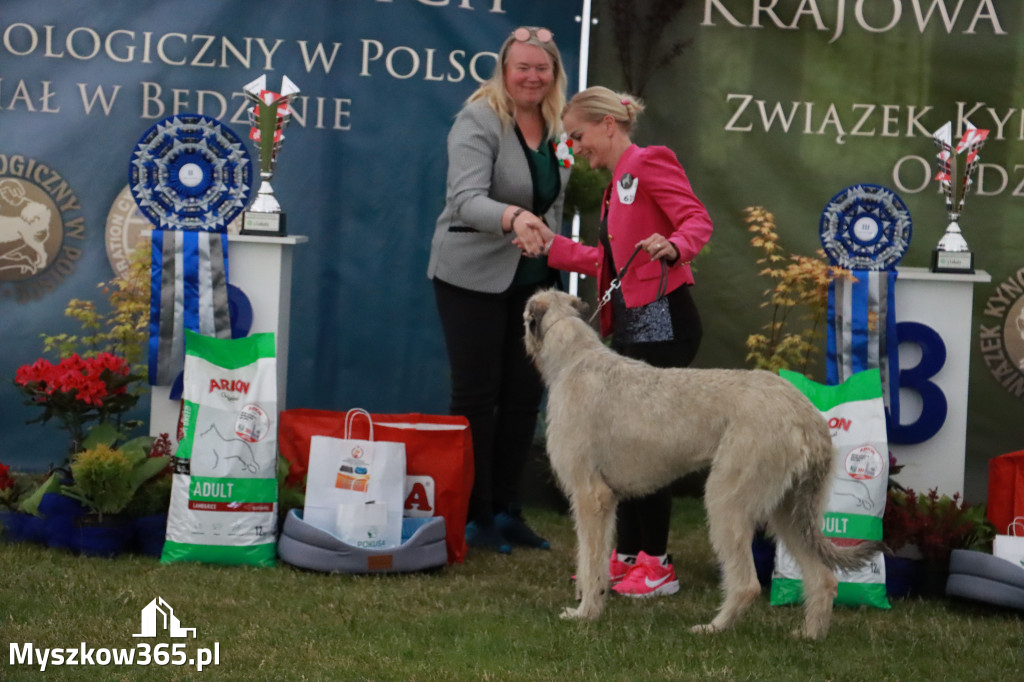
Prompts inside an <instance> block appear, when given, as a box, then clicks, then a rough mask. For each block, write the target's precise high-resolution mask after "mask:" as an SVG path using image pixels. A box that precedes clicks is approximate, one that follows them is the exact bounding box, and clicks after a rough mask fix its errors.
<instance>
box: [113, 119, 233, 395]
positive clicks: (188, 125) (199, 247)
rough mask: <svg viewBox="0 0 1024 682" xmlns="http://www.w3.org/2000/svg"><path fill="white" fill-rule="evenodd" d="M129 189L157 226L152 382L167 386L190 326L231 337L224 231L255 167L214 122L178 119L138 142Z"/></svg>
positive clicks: (176, 372)
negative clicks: (186, 331)
mask: <svg viewBox="0 0 1024 682" xmlns="http://www.w3.org/2000/svg"><path fill="white" fill-rule="evenodd" d="M129 187H130V189H131V192H132V196H133V197H134V199H135V202H136V203H137V204H138V206H139V210H140V211H141V212H142V213H143V215H145V216H146V217H147V218H148V219H149V220H150V222H152V223H153V231H152V244H153V255H152V263H151V282H150V317H149V382H150V384H153V385H158V386H170V385H173V384H175V382H176V381H177V379H178V377H179V376H180V375H181V372H182V371H183V369H184V364H185V330H186V329H190V330H192V331H194V332H197V333H199V334H203V335H204V336H213V337H217V338H231V314H230V307H229V300H228V299H229V297H228V287H229V284H228V241H227V226H228V223H230V222H231V220H232V219H233V218H234V217H235V216H236V215H238V213H239V212H241V211H242V209H243V208H245V205H246V203H247V201H248V198H249V193H250V189H251V187H252V162H251V160H250V158H249V153H248V151H246V149H245V145H244V144H243V142H242V140H241V139H240V138H239V137H238V136H237V135H235V133H234V132H232V131H231V129H230V128H227V127H226V126H224V125H222V124H221V123H220V122H219V121H217V120H216V119H212V118H208V117H206V116H201V115H199V114H177V115H174V116H170V117H168V118H166V119H163V120H162V121H159V122H157V123H156V124H155V125H153V126H152V127H151V128H150V129H149V130H147V131H146V133H145V134H144V135H143V136H142V138H141V139H140V140H139V142H138V144H137V145H136V147H135V149H134V151H133V152H132V158H131V162H130V163H129ZM171 397H172V398H174V397H176V396H175V395H174V392H173V391H172V396H171Z"/></svg>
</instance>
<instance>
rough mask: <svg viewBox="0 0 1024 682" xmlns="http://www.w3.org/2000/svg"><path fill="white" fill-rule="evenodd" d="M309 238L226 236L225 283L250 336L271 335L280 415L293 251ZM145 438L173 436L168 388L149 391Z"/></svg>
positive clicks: (174, 418) (174, 412) (175, 404)
mask: <svg viewBox="0 0 1024 682" xmlns="http://www.w3.org/2000/svg"><path fill="white" fill-rule="evenodd" d="M307 241H309V238H308V237H302V236H289V237H257V236H249V235H240V234H229V235H228V281H229V282H230V283H231V284H233V285H234V286H236V287H238V288H239V289H241V290H242V291H243V292H244V293H245V295H246V296H247V297H248V298H249V303H251V304H252V328H251V329H250V330H249V333H250V334H254V333H259V332H274V338H275V340H276V342H277V408H278V411H281V410H284V409H285V396H287V394H288V391H287V389H288V334H289V326H290V323H291V297H292V249H293V247H294V246H295V245H296V244H302V243H305V242H307ZM150 388H151V389H152V390H151V404H150V410H149V433H150V435H151V436H159V435H160V434H161V433H166V434H168V435H170V437H171V440H172V442H174V439H175V434H176V433H177V432H178V413H179V411H180V407H181V405H180V402H181V401H179V400H171V399H170V398H169V396H170V393H171V387H170V386H151V387H150Z"/></svg>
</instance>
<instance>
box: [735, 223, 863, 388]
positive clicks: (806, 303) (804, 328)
mask: <svg viewBox="0 0 1024 682" xmlns="http://www.w3.org/2000/svg"><path fill="white" fill-rule="evenodd" d="M744 212H745V213H746V218H745V222H746V223H748V225H749V227H748V228H747V229H748V231H749V232H752V233H753V234H754V236H753V237H751V239H750V244H751V245H752V246H753V247H754V248H756V249H758V250H760V251H761V252H762V255H761V257H760V258H758V259H757V263H758V265H761V266H763V267H762V269H761V271H760V272H759V273H758V274H759V275H761V276H763V277H767V278H768V279H769V280H771V282H772V286H771V287H769V288H767V289H765V290H764V292H763V295H764V297H765V300H764V301H763V302H762V303H761V307H762V308H770V309H771V314H772V315H771V320H770V321H769V322H768V323H767V324H765V325H763V326H762V327H761V329H762V330H764V333H756V334H751V335H749V336H748V337H747V343H746V346H747V357H746V360H747V362H749V363H750V364H752V365H753V366H754V368H755V369H767V370H770V371H773V372H778V371H779V370H780V369H789V370H793V371H799V372H801V373H803V374H805V375H809V373H810V371H811V365H812V362H813V360H814V357H815V355H816V354H818V353H820V352H821V349H820V345H821V343H820V342H821V339H822V337H823V335H824V333H823V332H822V329H823V327H824V323H825V317H826V314H827V312H828V288H829V284H831V283H832V282H833V281H835V280H837V279H852V278H853V276H852V275H851V274H850V273H849V271H847V270H843V269H842V268H837V267H835V266H832V265H830V264H829V263H828V262H827V261H826V259H825V253H824V251H822V250H821V249H819V250H818V252H817V254H816V255H815V256H814V257H810V256H801V255H799V254H788V255H786V254H785V253H784V251H783V249H782V246H781V245H780V243H779V233H778V230H777V229H776V225H775V216H774V215H772V213H771V212H769V211H768V210H766V209H764V208H763V207H761V206H749V207H747V208H746V209H744Z"/></svg>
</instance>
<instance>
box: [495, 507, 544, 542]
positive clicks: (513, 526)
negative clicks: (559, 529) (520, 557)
mask: <svg viewBox="0 0 1024 682" xmlns="http://www.w3.org/2000/svg"><path fill="white" fill-rule="evenodd" d="M494 525H495V526H497V527H498V531H499V532H500V533H501V535H502V537H504V538H505V539H506V540H508V541H509V542H510V543H512V544H513V545H522V546H523V547H534V548H536V549H551V543H550V542H548V541H547V540H545V539H544V538H542V537H541V536H539V535H537V534H536V533H534V532H533V530H531V529H530V527H529V526H527V525H526V521H524V520H523V517H522V515H521V514H510V513H506V512H498V514H496V515H495V516H494Z"/></svg>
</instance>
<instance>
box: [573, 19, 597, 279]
mask: <svg viewBox="0 0 1024 682" xmlns="http://www.w3.org/2000/svg"><path fill="white" fill-rule="evenodd" d="M590 3H591V0H583V16H580V17H576V20H577V21H579V22H580V71H579V77H578V79H577V80H578V83H579V90H585V89H586V87H587V69H588V67H589V66H590V27H591V25H592V24H593V23H597V20H596V19H591V15H590V9H591V7H590ZM572 240H573V241H575V242H578V241H579V240H580V214H579V211H577V212H576V213H574V214H573V216H572ZM579 288H580V276H579V275H578V274H577V273H575V272H573V273H570V275H569V293H570V294H572V295H573V296H577V295H578V294H579Z"/></svg>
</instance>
